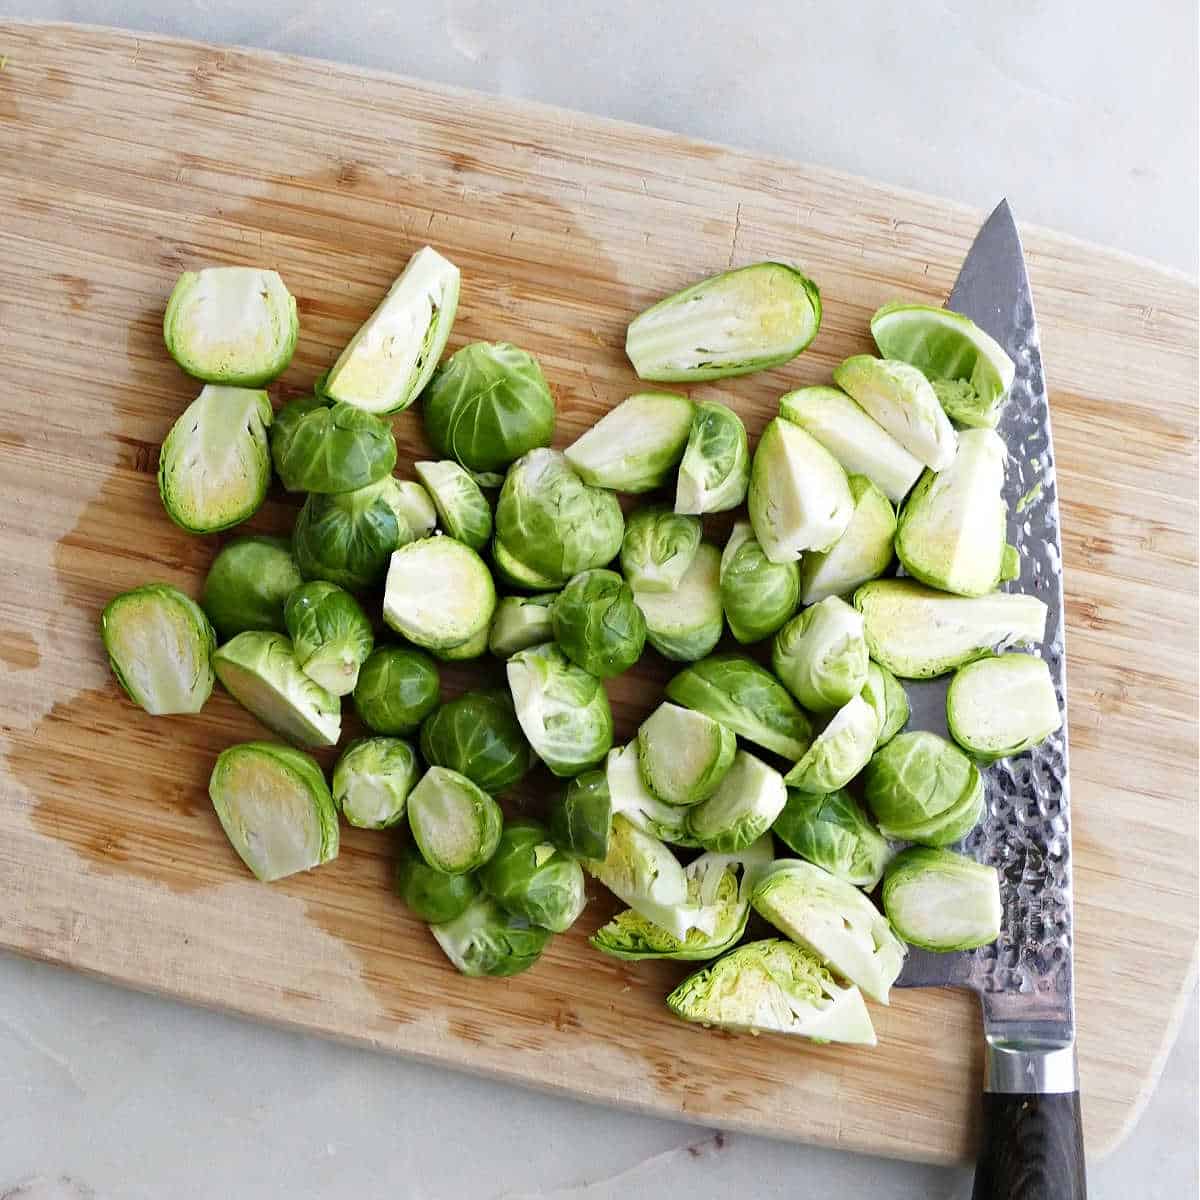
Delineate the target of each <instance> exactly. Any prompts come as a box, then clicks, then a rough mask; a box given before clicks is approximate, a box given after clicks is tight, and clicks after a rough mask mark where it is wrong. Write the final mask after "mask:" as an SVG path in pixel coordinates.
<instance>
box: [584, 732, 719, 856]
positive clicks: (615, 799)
mask: <svg viewBox="0 0 1200 1200" xmlns="http://www.w3.org/2000/svg"><path fill="white" fill-rule="evenodd" d="M604 773H605V777H606V779H607V782H608V794H609V803H610V806H611V810H612V812H613V813H619V814H620V815H621V816H623V817H624V818H625V819H626V820H627V821H629V823H630V824H631V825H634V826H636V827H637V828H638V829H640V830H642V832H644V833H648V834H650V835H651V837H656V838H658V839H659V840H660V841H664V842H671V843H673V844H674V845H676V846H698V845H699V844H700V843H699V842H697V841H696V839H695V838H694V837H692V835H691V834H690V833H689V832H688V822H687V810H686V809H685V808H682V807H678V806H676V805H673V804H666V803H664V802H663V801H662V800H660V799H659V798H658V797H657V796H656V795H655V794H654V793H653V792H652V791H650V789H649V788H648V787H647V786H646V781H645V780H644V779H643V778H642V771H641V767H640V765H639V764H638V747H637V743H636V742H630V743H629V744H628V745H627V746H621V747H619V748H617V749H613V750H610V751H609V752H608V758H607V760H606V761H605V764H604Z"/></svg>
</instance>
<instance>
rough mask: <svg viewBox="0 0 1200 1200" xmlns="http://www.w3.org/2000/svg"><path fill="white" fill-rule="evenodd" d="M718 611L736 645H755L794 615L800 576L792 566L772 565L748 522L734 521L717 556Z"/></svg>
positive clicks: (787, 564)
mask: <svg viewBox="0 0 1200 1200" xmlns="http://www.w3.org/2000/svg"><path fill="white" fill-rule="evenodd" d="M720 582H721V607H722V608H723V609H724V611H725V619H726V621H728V622H729V630H730V632H731V633H732V634H733V636H734V637H735V638H737V640H738V641H739V642H742V643H746V642H758V641H761V640H762V639H763V638H765V637H767V636H769V635H770V634H772V633H774V632H775V631H776V630H777V629H778V628H779V627H780V626H781V625H782V624H783V623H784V622H785V621H786V620H787V619H788V618H789V617H790V616H791V615H792V613H794V612H795V611H796V604H797V601H798V599H799V596H800V572H799V569H798V568H797V566H796V564H795V563H794V562H789V563H773V562H771V561H770V559H768V558H767V556H766V555H765V554H764V553H763V548H762V546H760V545H759V544H758V539H757V538H756V537H755V536H754V530H753V529H752V528H751V526H750V523H749V522H748V521H738V522H737V524H735V525H734V527H733V529H732V531H731V532H730V534H729V541H728V542H726V543H725V549H724V550H723V551H722V552H721V572H720Z"/></svg>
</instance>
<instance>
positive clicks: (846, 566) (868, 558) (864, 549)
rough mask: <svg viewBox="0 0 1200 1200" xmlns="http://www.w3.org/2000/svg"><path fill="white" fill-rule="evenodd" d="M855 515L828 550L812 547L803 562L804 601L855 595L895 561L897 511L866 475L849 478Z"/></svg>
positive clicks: (809, 601) (801, 585)
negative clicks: (893, 554) (893, 559)
mask: <svg viewBox="0 0 1200 1200" xmlns="http://www.w3.org/2000/svg"><path fill="white" fill-rule="evenodd" d="M847 483H849V485H850V495H851V497H852V498H853V500H854V515H853V516H852V517H851V518H850V524H849V525H847V526H846V532H845V533H843V534H842V536H841V537H840V538H838V540H837V541H836V542H834V543H833V545H832V546H830V547H829V549H828V550H809V551H807V552H806V553H805V555H804V559H803V561H802V562H801V564H800V603H801V604H816V603H817V601H818V600H824V599H825V598H826V597H828V596H851V595H853V594H854V591H855V589H856V588H858V587H860V586H861V585H862V584H864V583H869V582H870V581H871V580H872V579H877V578H878V577H879V576H880V575H882V574H883V573H884V572H885V571H886V570H887V569H888V567H890V566H891V565H892V550H893V538H894V537H895V533H896V514H895V513H894V512H893V511H892V506H891V504H889V503H888V499H887V497H886V496H885V495H884V494H883V493H882V492H881V491H880V490H879V489H878V488H877V487H876V486H875V485H874V484H873V483H872V482H871V481H870V480H869V479H868V478H867V477H866V476H865V475H851V476H850V478H849V479H848V480H847Z"/></svg>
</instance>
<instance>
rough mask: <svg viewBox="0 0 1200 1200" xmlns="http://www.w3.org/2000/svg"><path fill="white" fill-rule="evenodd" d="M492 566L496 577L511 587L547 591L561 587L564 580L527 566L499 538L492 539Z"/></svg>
mask: <svg viewBox="0 0 1200 1200" xmlns="http://www.w3.org/2000/svg"><path fill="white" fill-rule="evenodd" d="M492 567H493V570H494V572H495V576H496V578H497V579H498V580H499V581H500V582H501V583H505V584H507V585H508V586H509V587H516V588H525V589H526V590H528V591H531V592H533V591H543V592H544V591H546V590H547V589H549V588H557V587H561V586H562V584H563V580H561V579H556V578H553V577H552V576H550V575H543V574H542V573H541V572H540V571H535V570H534V569H533V568H532V567H527V566H526V565H525V564H524V563H523V562H521V560H520V559H518V558H516V557H515V556H514V555H513V554H512V553H510V551H509V550H508V548H507V547H506V546H505V545H504V543H503V542H502V541H500V539H499V538H493V539H492Z"/></svg>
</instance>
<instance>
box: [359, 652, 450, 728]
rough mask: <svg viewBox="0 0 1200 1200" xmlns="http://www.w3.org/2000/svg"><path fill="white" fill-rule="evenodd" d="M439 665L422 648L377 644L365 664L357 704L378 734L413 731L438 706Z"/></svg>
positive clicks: (365, 720) (360, 673)
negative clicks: (411, 648) (412, 648)
mask: <svg viewBox="0 0 1200 1200" xmlns="http://www.w3.org/2000/svg"><path fill="white" fill-rule="evenodd" d="M440 698H441V679H440V677H439V676H438V669H437V665H436V664H435V663H434V661H433V659H432V658H430V657H429V655H427V654H423V653H421V651H420V650H410V649H409V648H407V647H405V646H377V647H376V648H375V649H374V650H373V651H372V652H371V654H370V656H369V657H368V658H367V661H366V662H365V663H363V665H362V669H361V670H360V671H359V673H358V683H357V684H356V685H355V688H354V707H355V709H356V710H357V712H358V715H359V716H360V717H361V718H362V723H363V724H364V725H365V726H366V727H367V728H368V729H370V730H372V731H373V732H374V733H382V734H386V735H388V736H392V737H394V736H399V735H403V734H406V733H412V732H414V731H415V730H416V728H417V727H418V726H419V725H420V724H421V722H422V721H423V720H424V719H425V718H426V717H427V716H428V715H429V714H430V713H431V712H432V711H433V710H434V709H435V708H437V706H438V701H439V700H440Z"/></svg>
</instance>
